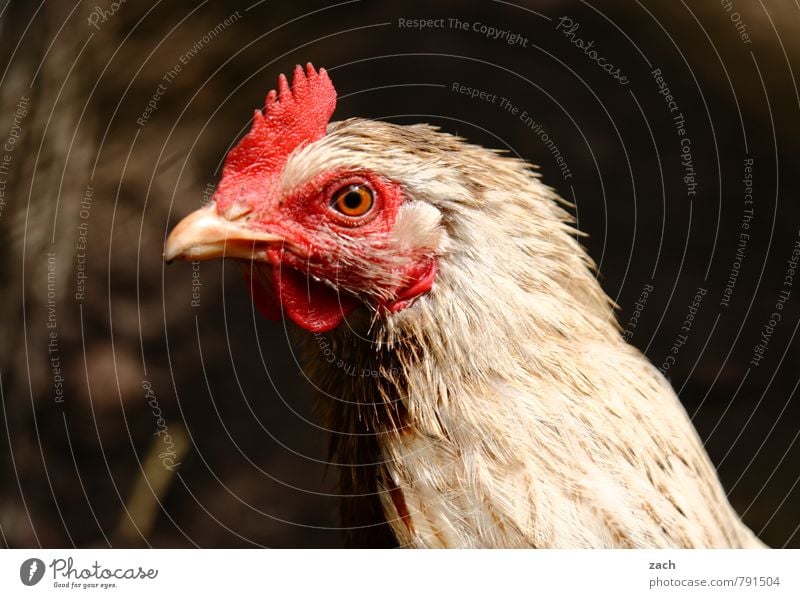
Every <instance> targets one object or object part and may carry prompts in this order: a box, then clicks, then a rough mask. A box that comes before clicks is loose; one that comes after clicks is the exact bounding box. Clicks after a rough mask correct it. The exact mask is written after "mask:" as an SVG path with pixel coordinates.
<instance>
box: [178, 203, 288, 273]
mask: <svg viewBox="0 0 800 598" xmlns="http://www.w3.org/2000/svg"><path fill="white" fill-rule="evenodd" d="M282 241H283V238H282V237H280V236H278V235H275V234H273V233H268V232H264V231H258V230H254V229H253V228H251V227H249V226H247V225H246V221H244V220H227V219H225V218H224V217H223V216H220V215H219V214H218V213H217V207H216V205H215V204H214V203H213V202H212V203H210V204H209V205H208V206H206V207H203V208H200V209H199V210H197V211H195V212H192V213H191V214H189V215H188V216H187V217H186V218H184V219H183V220H181V221H180V222H179V223H178V224H177V225H176V226H175V228H174V229H172V232H171V233H170V234H169V237H167V242H166V243H165V244H164V259H165V260H166V261H167V262H171V261H172V260H186V261H194V260H211V259H214V258H220V257H222V258H239V259H249V260H265V259H266V250H267V247H268V246H269V244H271V243H273V244H274V243H280V242H282Z"/></svg>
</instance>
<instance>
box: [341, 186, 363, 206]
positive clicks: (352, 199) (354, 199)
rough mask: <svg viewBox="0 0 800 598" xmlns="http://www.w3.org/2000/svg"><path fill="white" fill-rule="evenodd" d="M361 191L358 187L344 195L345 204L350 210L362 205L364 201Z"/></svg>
mask: <svg viewBox="0 0 800 598" xmlns="http://www.w3.org/2000/svg"><path fill="white" fill-rule="evenodd" d="M362 201H363V200H362V198H361V193H359V192H358V190H357V189H351V190H350V191H348V192H347V193H346V194H345V196H344V205H345V207H347V208H348V209H349V210H355V209H356V208H358V207H360V206H361V203H362Z"/></svg>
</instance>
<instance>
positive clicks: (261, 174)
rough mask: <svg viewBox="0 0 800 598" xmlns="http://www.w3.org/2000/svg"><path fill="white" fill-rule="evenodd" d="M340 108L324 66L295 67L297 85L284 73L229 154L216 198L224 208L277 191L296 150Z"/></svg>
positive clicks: (319, 132)
mask: <svg viewBox="0 0 800 598" xmlns="http://www.w3.org/2000/svg"><path fill="white" fill-rule="evenodd" d="M335 108H336V90H335V89H334V88H333V83H331V80H330V78H329V77H328V73H326V72H325V69H320V70H319V72H317V71H315V70H314V67H313V65H312V64H311V63H310V62H309V63H308V64H307V65H306V70H305V72H304V71H303V68H302V67H301V66H300V65H297V66H296V67H295V69H294V76H293V79H292V87H291V88H290V87H289V82H288V81H287V80H286V77H285V76H284V75H281V76H280V77H279V78H278V92H276V91H275V90H274V89H273V90H271V91H270V92H269V93H268V94H267V101H266V106H265V107H264V113H263V114H262V112H261V111H260V110H256V111H255V114H254V115H253V127H252V128H251V129H250V132H249V133H248V134H247V135H245V136H244V137H243V138H242V140H241V141H240V142H239V143H238V144H237V145H236V147H234V148H233V149H232V150H231V151H230V152H229V153H228V156H227V157H226V158H225V165H224V166H223V168H222V180H221V181H220V184H219V187H218V188H217V192H216V194H215V195H214V200H215V201H216V202H217V209H218V210H219V211H220V212H222V211H224V210H225V209H227V207H228V206H229V205H230V204H231V203H233V202H234V201H256V200H257V201H259V202H263V201H266V200H267V199H268V196H269V195H271V193H272V192H273V190H274V186H275V182H276V180H277V178H278V177H279V176H280V173H281V170H282V169H283V167H284V165H285V164H286V160H287V159H288V157H289V154H291V153H292V152H293V151H294V150H295V149H297V148H299V147H302V146H304V145H307V144H309V143H312V142H314V141H317V140H318V139H321V138H322V137H323V136H324V135H325V130H326V128H327V126H328V121H329V120H330V118H331V115H332V114H333V111H334V109H335Z"/></svg>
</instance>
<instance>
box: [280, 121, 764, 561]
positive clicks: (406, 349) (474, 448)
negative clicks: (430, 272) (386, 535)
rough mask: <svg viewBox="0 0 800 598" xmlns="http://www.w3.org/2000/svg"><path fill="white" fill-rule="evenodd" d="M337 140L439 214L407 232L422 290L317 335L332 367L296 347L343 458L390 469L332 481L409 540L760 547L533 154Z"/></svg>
mask: <svg viewBox="0 0 800 598" xmlns="http://www.w3.org/2000/svg"><path fill="white" fill-rule="evenodd" d="M329 143H330V144H331V146H339V147H343V148H347V147H353V148H360V149H359V150H358V151H357V152H356V153H357V155H356V156H350V157H347V158H345V156H344V155H343V156H342V159H343V160H347V161H349V162H359V163H362V164H365V165H367V166H368V167H369V168H371V169H373V170H375V171H376V172H380V173H383V174H385V175H386V176H387V177H390V178H392V179H393V180H399V181H403V182H404V186H405V187H406V189H407V193H408V195H409V196H411V197H414V198H415V199H416V200H417V201H420V202H424V203H425V204H427V205H430V206H433V207H435V208H436V210H437V212H438V213H439V214H440V218H439V219H433V218H432V219H431V221H430V222H429V226H428V228H425V227H421V228H422V230H417V233H416V234H423V235H427V234H429V235H432V236H434V235H436V234H437V232H438V233H439V234H440V235H441V237H440V238H439V239H438V243H437V254H438V256H439V273H438V276H437V280H436V284H435V285H434V287H433V288H432V289H431V291H430V292H429V293H428V294H427V295H425V296H424V297H421V298H420V299H419V300H418V301H417V302H416V303H415V304H414V305H413V306H412V307H410V308H409V309H406V310H403V311H401V312H399V313H397V314H392V315H389V316H386V317H376V318H364V319H363V320H362V321H361V322H358V320H357V319H355V318H351V320H353V321H354V323H353V324H351V325H350V326H342V327H340V328H337V329H336V330H334V331H332V332H329V333H327V336H328V341H329V345H327V344H326V345H325V346H326V347H327V346H330V347H332V348H333V353H334V354H336V355H337V364H331V363H329V359H326V358H325V356H323V355H322V354H321V352H320V350H319V347H320V343H319V342H317V341H318V338H317V339H315V340H311V342H305V343H304V345H305V347H306V350H307V362H308V363H309V365H310V367H309V375H310V377H311V379H312V381H313V382H314V383H315V384H316V385H317V386H318V387H319V388H321V389H323V391H324V393H325V394H326V395H328V396H330V397H334V399H333V401H332V402H331V403H329V404H328V411H329V412H330V414H329V421H330V423H331V426H332V428H333V429H334V430H335V431H336V432H337V433H338V434H337V437H336V439H335V441H334V447H335V451H334V453H335V454H336V455H338V456H339V460H340V461H341V460H342V459H347V458H358V456H359V455H360V456H361V458H363V457H367V456H368V455H371V457H370V458H375V459H376V460H377V462H380V463H381V464H380V465H379V466H378V467H377V468H376V471H375V472H371V475H375V474H376V481H377V483H376V484H375V485H371V484H369V483H368V482H367V481H364V480H361V481H359V480H358V477H356V478H355V484H354V483H353V481H354V478H353V477H352V473H351V472H347V473H345V474H344V479H343V486H345V487H346V488H347V489H348V491H350V492H355V493H359V492H371V491H377V492H378V494H379V496H380V501H381V505H382V507H383V509H384V512H385V514H386V517H387V520H388V521H389V522H390V524H391V526H392V529H393V530H394V533H395V535H396V537H397V539H398V541H399V542H400V544H401V545H403V546H414V547H539V548H577V547H630V548H633V547H693V548H700V547H705V548H710V547H748V546H757V545H758V541H757V540H756V539H755V538H754V536H753V534H752V533H751V532H750V530H748V529H747V528H746V527H745V526H744V525H743V524H742V523H741V522H740V520H739V518H738V517H737V515H736V514H735V512H734V511H733V510H732V508H731V507H730V505H729V504H728V501H727V499H726V496H725V493H724V491H723V490H722V488H721V486H720V484H719V482H718V480H717V476H716V473H715V471H714V468H713V466H712V465H711V463H710V462H709V459H708V457H707V455H706V453H705V451H704V449H703V447H702V444H701V443H700V441H699V439H698V437H697V434H696V432H695V430H694V428H693V426H692V424H691V423H690V421H689V419H688V417H687V415H686V412H685V411H684V409H683V407H682V406H681V404H680V402H679V401H678V399H677V397H676V395H675V393H674V391H673V390H672V388H671V387H670V386H669V384H668V383H667V381H666V380H665V379H664V378H663V376H661V374H660V373H659V372H658V371H657V370H656V369H655V368H654V367H653V366H652V365H651V364H650V363H649V362H648V361H647V360H646V359H645V358H644V357H643V356H642V355H641V354H640V353H639V352H638V351H637V350H636V349H635V348H633V347H631V346H630V345H628V344H627V343H626V342H625V341H624V340H623V339H622V337H621V334H620V331H619V327H618V325H617V323H616V320H615V318H614V314H613V311H612V306H611V303H610V301H609V300H608V299H607V297H606V295H605V293H604V292H603V290H602V289H601V287H600V285H599V284H598V282H597V280H596V278H595V276H594V275H593V274H592V271H591V269H590V260H589V258H588V257H587V255H586V254H585V252H584V250H583V249H582V248H581V247H580V245H579V244H578V243H577V241H576V240H575V232H574V230H572V229H571V227H570V225H569V216H568V214H567V213H566V212H565V211H564V210H563V209H561V208H560V207H559V206H558V203H557V202H558V198H557V197H556V196H555V195H554V193H553V191H552V190H550V189H548V188H547V187H545V186H544V185H543V184H542V183H541V182H540V181H539V179H538V177H536V176H535V175H534V174H533V173H532V172H531V171H530V169H529V168H528V167H527V165H526V164H524V163H523V162H520V161H517V160H514V159H511V158H508V157H503V156H500V155H498V154H496V153H494V152H491V151H488V150H485V149H483V148H480V147H476V146H473V145H468V144H466V143H464V142H463V141H461V140H459V139H456V138H454V137H451V136H449V135H446V134H443V133H439V132H437V131H434V130H432V129H431V128H429V127H425V126H415V127H398V126H395V125H388V124H384V123H377V122H372V121H365V120H352V121H348V122H345V123H342V124H334V125H333V126H332V127H331V129H330V131H329ZM386 148H392V149H389V150H387V149H386ZM316 149H319V148H316ZM338 151H340V152H342V153H343V154H346V153H347V152H348V151H349V150H347V149H341V150H338ZM333 155H335V150H333ZM302 158H303V157H302V156H299V157H298V158H297V162H298V163H299V164H298V166H297V167H298V168H299V169H306V168H308V166H307V165H305V164H303V159H302ZM423 165H424V167H423ZM290 167H291V163H290ZM418 220H419V221H424V218H422V217H420V218H419V219H418ZM359 324H360V326H359ZM339 362H341V363H339ZM353 372H357V374H356V375H353ZM323 400H325V399H323ZM342 432H344V434H342ZM371 433H372V434H375V435H376V436H375V438H376V440H377V443H376V446H375V447H374V448H375V449H377V450H372V451H370V450H369V449H367V450H366V451H365V450H363V449H362V448H361V447H359V446H358V445H359V444H360V443H362V442H364V439H363V435H365V434H366V435H369V434H371ZM371 442H372V441H370V443H371ZM363 464H364V462H363V461H362V462H361V463H358V465H363ZM361 503H362V501H361V500H358V499H357V500H356V504H361ZM354 515H355V516H354V517H353V521H352V523H353V525H356V526H357V525H358V513H355V514H354Z"/></svg>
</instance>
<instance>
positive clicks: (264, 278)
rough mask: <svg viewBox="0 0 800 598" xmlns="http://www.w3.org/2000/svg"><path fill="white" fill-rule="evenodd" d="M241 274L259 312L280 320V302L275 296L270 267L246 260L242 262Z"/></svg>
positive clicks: (268, 317) (269, 318)
mask: <svg viewBox="0 0 800 598" xmlns="http://www.w3.org/2000/svg"><path fill="white" fill-rule="evenodd" d="M242 274H244V281H245V283H246V284H247V288H248V289H250V295H252V297H253V303H254V304H255V306H256V309H258V311H259V313H261V315H262V316H264V317H265V318H267V319H268V320H280V319H281V316H282V313H281V304H280V303H278V298H277V297H276V296H275V286H274V285H273V284H272V268H271V267H269V266H261V265H259V264H253V263H251V262H247V263H243V264H242Z"/></svg>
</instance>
